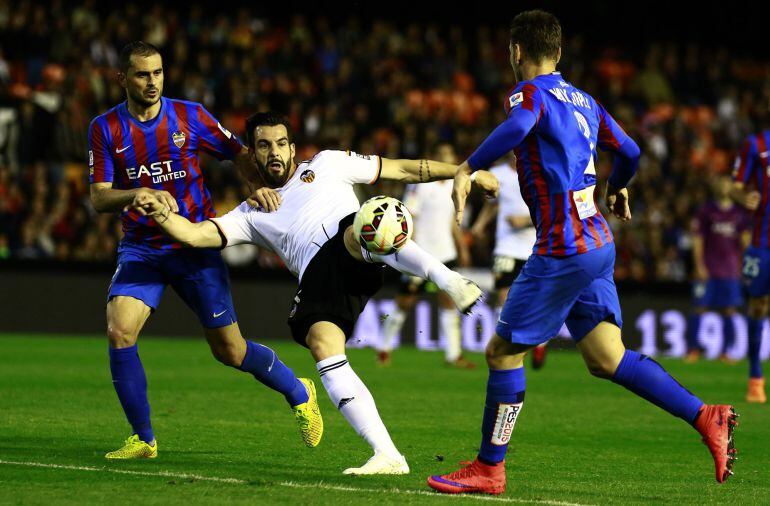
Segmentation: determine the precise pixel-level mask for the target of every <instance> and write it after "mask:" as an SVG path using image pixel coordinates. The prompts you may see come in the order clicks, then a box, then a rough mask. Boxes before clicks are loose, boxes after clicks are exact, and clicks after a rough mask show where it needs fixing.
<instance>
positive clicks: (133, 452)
mask: <svg viewBox="0 0 770 506" xmlns="http://www.w3.org/2000/svg"><path fill="white" fill-rule="evenodd" d="M157 456H158V443H157V441H156V442H155V444H152V445H150V444H149V443H145V442H144V441H142V440H141V439H139V436H138V435H136V434H134V435H132V436H131V437H129V438H128V439H126V443H125V444H124V445H123V447H122V448H119V449H117V450H115V451H114V452H109V453H108V454H106V455H105V456H104V458H106V459H154V458H155V457H157Z"/></svg>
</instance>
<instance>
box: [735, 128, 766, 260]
mask: <svg viewBox="0 0 770 506" xmlns="http://www.w3.org/2000/svg"><path fill="white" fill-rule="evenodd" d="M733 179H734V180H735V181H737V182H740V183H743V184H745V185H747V186H754V188H756V190H757V191H758V192H759V196H760V200H759V207H758V208H757V210H756V211H754V213H753V221H754V223H753V226H752V232H751V245H752V246H754V247H755V248H770V130H765V131H764V132H761V133H758V134H755V135H750V136H749V137H748V138H747V139H746V140H745V141H744V143H743V146H742V147H741V150H740V152H738V156H737V157H736V159H735V167H734V170H733Z"/></svg>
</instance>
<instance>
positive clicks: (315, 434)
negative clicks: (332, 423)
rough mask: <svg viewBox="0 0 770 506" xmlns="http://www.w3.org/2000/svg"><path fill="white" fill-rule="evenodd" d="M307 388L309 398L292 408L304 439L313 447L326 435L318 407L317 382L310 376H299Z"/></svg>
mask: <svg viewBox="0 0 770 506" xmlns="http://www.w3.org/2000/svg"><path fill="white" fill-rule="evenodd" d="M298 379H299V380H300V381H301V382H302V384H303V385H305V389H306V390H307V394H308V400H307V402H305V403H303V404H299V405H297V406H294V407H293V408H291V409H292V410H293V411H294V418H296V420H297V425H298V426H299V434H300V436H302V441H304V442H305V444H306V445H307V446H309V447H311V448H314V447H316V446H318V443H320V442H321V438H322V437H323V435H324V419H323V417H322V416H321V408H319V407H318V396H317V395H316V393H315V383H313V380H311V379H308V378H298Z"/></svg>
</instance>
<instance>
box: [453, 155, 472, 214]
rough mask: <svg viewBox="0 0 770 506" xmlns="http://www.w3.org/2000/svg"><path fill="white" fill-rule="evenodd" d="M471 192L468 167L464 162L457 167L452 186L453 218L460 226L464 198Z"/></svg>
mask: <svg viewBox="0 0 770 506" xmlns="http://www.w3.org/2000/svg"><path fill="white" fill-rule="evenodd" d="M470 192H471V174H470V167H469V166H468V164H467V163H464V164H462V165H461V166H460V168H459V169H457V173H456V174H455V180H454V185H453V186H452V202H454V205H455V220H456V221H457V224H458V225H460V226H462V222H463V212H464V211H465V199H467V198H468V194H469V193H470Z"/></svg>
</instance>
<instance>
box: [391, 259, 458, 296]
mask: <svg viewBox="0 0 770 506" xmlns="http://www.w3.org/2000/svg"><path fill="white" fill-rule="evenodd" d="M444 265H446V266H447V267H448V268H450V269H452V270H454V268H455V267H457V261H456V260H450V261H448V262H445V263H444ZM437 291H438V287H437V286H436V285H435V284H434V283H433V282H432V281H428V280H427V279H422V278H420V277H418V276H410V275H408V274H402V275H401V277H400V278H399V280H398V293H399V294H400V295H416V294H418V293H434V292H437Z"/></svg>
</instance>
